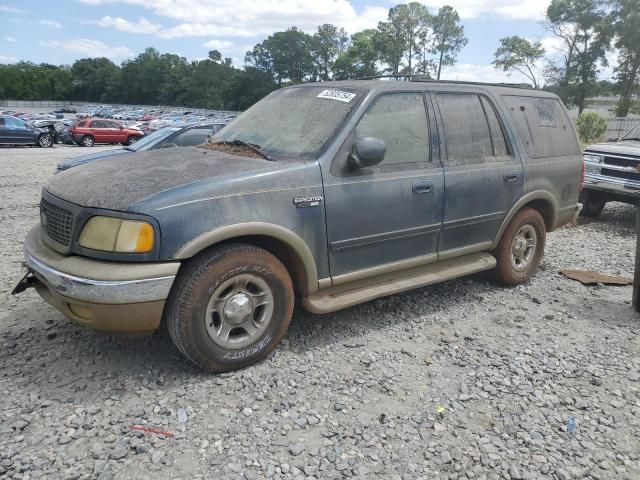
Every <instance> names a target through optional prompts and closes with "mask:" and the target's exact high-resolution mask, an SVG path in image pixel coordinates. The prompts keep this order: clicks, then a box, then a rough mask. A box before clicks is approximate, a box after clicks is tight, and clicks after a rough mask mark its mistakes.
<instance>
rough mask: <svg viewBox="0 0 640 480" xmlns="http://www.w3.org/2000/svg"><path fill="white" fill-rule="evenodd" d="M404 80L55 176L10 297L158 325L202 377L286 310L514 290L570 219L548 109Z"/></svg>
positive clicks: (552, 112)
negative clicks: (450, 286) (461, 282)
mask: <svg viewBox="0 0 640 480" xmlns="http://www.w3.org/2000/svg"><path fill="white" fill-rule="evenodd" d="M416 80H417V81H406V82H390V81H375V80H374V81H344V82H330V83H316V84H304V85H296V86H291V87H287V88H283V89H280V90H277V91H275V92H273V93H271V94H270V95H269V96H267V97H266V98H264V99H263V100H261V101H260V102H258V103H257V104H255V105H254V106H253V107H251V108H250V109H249V110H247V111H246V112H244V113H243V114H242V115H241V116H239V117H238V118H237V119H236V120H235V121H234V122H233V123H231V124H230V125H229V126H227V127H225V128H224V129H223V130H221V131H219V132H218V133H216V135H215V136H214V137H213V140H212V143H210V144H207V145H204V146H201V147H187V148H170V149H159V150H153V151H147V152H139V153H135V154H131V155H127V156H126V158H116V159H113V160H111V159H106V160H102V161H100V162H91V163H88V164H86V165H80V166H78V167H76V168H72V169H70V170H68V171H65V172H62V173H60V174H58V175H55V176H54V177H53V178H52V179H51V180H50V181H49V183H48V184H47V185H46V186H45V187H44V189H43V191H42V200H41V203H40V213H41V222H40V224H39V225H37V226H35V227H34V228H33V229H32V230H31V231H30V233H29V234H28V236H27V238H26V241H25V266H26V271H25V273H24V275H23V276H22V277H21V278H20V280H19V282H18V283H17V285H16V288H15V289H14V292H15V293H18V292H20V291H22V290H24V289H25V288H27V287H29V286H35V287H36V289H37V291H38V292H39V293H40V295H41V296H42V297H43V298H44V299H45V300H46V301H48V302H49V303H51V304H52V305H53V306H55V307H56V308H57V309H59V310H60V311H61V312H63V313H64V314H65V315H66V316H67V317H68V318H70V319H71V320H73V321H75V322H77V323H80V324H83V325H87V326H90V327H93V328H96V329H100V330H107V331H115V332H127V333H133V332H136V333H142V332H150V331H153V330H156V329H158V328H160V327H161V325H162V326H163V328H166V329H167V330H168V332H169V334H170V336H171V338H172V339H173V341H174V343H175V344H176V346H177V347H178V349H179V350H180V351H181V352H182V353H183V354H184V355H185V356H186V357H187V358H188V359H190V360H191V361H192V362H194V363H196V364H197V365H199V366H201V367H202V368H204V369H206V370H208V371H212V372H221V371H228V370H232V369H235V368H240V367H244V366H246V365H249V364H251V363H254V362H256V361H257V360H259V359H261V358H263V357H265V356H266V355H267V354H268V353H269V352H270V351H271V350H272V349H274V348H275V347H276V345H277V344H278V343H279V342H280V340H281V339H282V338H283V337H284V335H285V334H286V332H287V327H288V325H289V321H290V320H291V316H292V312H293V306H294V299H296V298H298V299H299V300H300V303H301V304H302V306H303V307H304V308H306V309H308V310H310V311H311V312H314V313H319V314H321V313H327V312H333V311H336V310H339V309H342V308H346V307H350V306H352V305H356V304H359V303H362V302H366V301H368V300H372V299H375V298H378V297H382V296H385V295H390V294H394V293H398V292H402V291H405V290H409V289H412V288H417V287H423V286H425V285H430V284H434V283H437V282H442V281H446V280H449V279H453V278H457V277H461V276H463V275H469V274H472V273H475V272H480V271H484V270H493V272H494V275H495V277H496V279H497V280H498V281H499V282H501V283H503V284H506V285H517V284H521V283H523V282H526V281H527V280H528V279H529V278H530V277H531V276H532V275H533V274H534V273H535V271H536V269H537V268H538V265H539V264H540V261H541V259H542V255H543V251H544V246H545V235H546V232H548V231H551V230H553V229H555V228H558V227H559V226H561V225H563V224H565V223H567V222H569V221H570V220H571V219H572V218H574V216H575V213H576V209H577V202H578V194H579V191H580V188H581V177H582V166H583V162H582V155H581V152H580V148H579V146H578V140H577V137H576V134H575V131H574V129H573V126H572V123H571V121H570V120H569V118H568V116H567V112H566V110H565V108H564V107H563V105H562V103H561V102H560V101H559V100H558V98H557V97H556V96H555V95H553V94H550V93H545V92H540V91H536V90H532V89H526V88H513V87H507V86H504V85H487V84H475V83H462V82H443V81H441V82H430V81H421V80H420V79H416Z"/></svg>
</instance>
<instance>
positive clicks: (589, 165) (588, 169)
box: [583, 153, 604, 175]
mask: <svg viewBox="0 0 640 480" xmlns="http://www.w3.org/2000/svg"><path fill="white" fill-rule="evenodd" d="M583 158H584V173H586V174H589V173H592V174H595V175H599V174H600V173H601V171H602V167H601V166H600V164H602V162H603V161H604V157H603V156H602V155H593V154H591V153H585V154H584V156H583Z"/></svg>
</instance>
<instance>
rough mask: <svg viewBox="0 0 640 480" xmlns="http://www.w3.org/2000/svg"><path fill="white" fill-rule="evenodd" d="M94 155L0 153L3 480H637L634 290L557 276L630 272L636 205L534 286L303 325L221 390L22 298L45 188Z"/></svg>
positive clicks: (420, 293) (448, 288) (582, 229)
mask: <svg viewBox="0 0 640 480" xmlns="http://www.w3.org/2000/svg"><path fill="white" fill-rule="evenodd" d="M98 148H104V147H96V148H94V149H92V151H96V150H97V149H98ZM86 152H87V149H81V148H76V147H60V146H58V147H56V148H54V149H48V150H42V149H37V148H19V149H8V148H3V149H0V163H1V164H2V166H3V169H2V171H1V173H0V179H1V180H0V198H1V200H0V202H1V204H0V221H1V224H2V229H1V230H0V273H1V274H2V275H1V282H2V283H1V286H0V301H1V303H0V352H1V353H0V372H1V374H0V394H1V396H0V415H1V419H0V477H6V478H16V479H17V478H20V479H23V478H24V479H26V478H99V479H103V480H104V479H110V478H154V479H158V478H184V479H187V478H212V479H213V478H248V479H252V478H265V477H266V478H287V479H289V478H295V479H301V478H316V477H317V478H341V477H354V478H380V479H401V478H402V479H415V478H424V479H433V478H452V479H453V478H470V479H560V480H569V479H577V478H593V479H606V478H611V479H638V478H640V428H639V427H640V395H639V388H640V356H639V355H638V353H639V351H640V323H639V319H640V316H638V315H637V314H635V313H634V312H633V310H632V309H631V305H630V300H631V287H604V286H597V287H585V286H582V285H581V284H579V283H577V282H573V281H571V280H568V279H566V278H563V277H562V276H560V275H559V274H558V271H559V270H560V269H563V268H576V269H595V270H597V271H600V272H603V273H609V274H624V275H632V273H633V254H634V242H635V236H634V230H633V222H634V212H633V209H632V208H630V207H628V206H624V205H620V204H611V205H609V206H607V208H606V209H605V211H604V213H603V214H602V216H601V218H600V219H598V220H597V221H593V222H591V223H583V224H580V225H578V226H570V227H566V228H563V229H561V230H559V231H557V232H554V233H552V234H550V235H549V237H548V245H547V252H546V257H545V260H544V263H543V265H542V269H541V271H540V272H539V273H538V274H537V275H536V277H535V278H534V279H533V280H532V281H531V282H530V283H529V284H527V285H524V286H521V287H518V288H513V289H505V288H500V287H497V286H495V285H493V284H492V283H490V282H489V281H488V280H487V279H486V278H485V277H483V276H475V277H471V278H466V279H462V280H458V281H453V282H448V283H446V284H442V285H438V286H434V287H430V288H424V289H420V290H417V291H413V292H410V293H406V294H403V295H396V296H393V297H389V298H387V299H382V300H377V301H375V302H371V303H368V304H365V305H362V306H359V307H355V308H351V309H348V310H345V311H342V312H339V313H336V314H333V315H328V316H323V317H321V316H314V315H310V314H308V313H305V312H303V311H301V310H298V311H296V313H295V316H294V320H293V322H292V324H291V329H290V332H289V334H288V336H287V338H286V339H285V341H284V343H283V344H282V345H281V346H280V347H279V348H278V349H277V350H276V351H275V352H274V353H273V354H272V355H271V356H270V357H269V358H268V359H267V360H266V361H265V362H263V363H261V364H259V365H257V366H254V367H250V368H247V369H245V370H243V371H240V372H235V373H231V374H225V375H218V376H213V375H206V374H203V373H202V372H200V371H198V370H196V369H194V368H193V367H192V366H191V365H190V364H189V363H188V362H187V361H185V360H184V359H183V358H181V357H180V355H179V354H178V353H177V351H176V350H175V349H174V348H173V346H172V345H171V344H170V343H169V342H168V341H166V340H164V339H163V338H162V337H160V336H154V337H149V338H146V339H137V340H133V339H129V340H126V339H117V338H112V337H108V336H105V335H101V334H98V333H96V332H92V331H89V330H85V329H83V328H80V327H77V326H74V325H72V324H70V323H68V322H67V321H65V319H64V318H63V317H62V315H61V314H59V313H57V311H55V310H54V309H53V308H51V307H49V306H47V305H46V304H45V303H44V302H43V301H42V300H40V299H39V298H38V296H37V295H36V294H35V293H33V292H28V293H26V294H23V295H22V296H20V297H17V298H12V297H10V296H9V294H8V291H9V288H10V286H11V283H12V281H13V279H14V276H15V275H16V274H17V272H18V267H19V262H20V259H21V242H22V239H23V238H24V236H25V234H26V232H27V230H28V229H29V228H30V226H31V225H32V224H34V223H35V222H37V221H38V210H37V204H38V196H39V191H40V188H41V186H42V184H43V183H44V182H45V181H46V179H47V177H48V176H49V175H50V174H51V172H52V170H53V167H54V165H55V163H56V162H58V161H60V160H61V159H63V158H66V157H69V156H73V155H79V154H82V153H86ZM131 426H143V427H151V428H155V429H158V430H160V431H164V432H169V433H171V434H172V436H168V435H165V434H162V433H149V432H143V431H139V430H133V429H131ZM568 426H574V429H573V433H569V432H568V431H567V428H568ZM569 429H570V430H571V428H569Z"/></svg>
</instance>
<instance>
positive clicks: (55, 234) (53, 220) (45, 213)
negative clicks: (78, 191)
mask: <svg viewBox="0 0 640 480" xmlns="http://www.w3.org/2000/svg"><path fill="white" fill-rule="evenodd" d="M40 222H41V224H42V228H43V230H44V231H45V233H46V234H47V236H48V237H49V238H51V239H52V240H54V241H55V242H57V243H59V244H60V245H64V246H65V247H67V246H69V245H70V244H71V235H72V233H73V214H72V213H71V212H69V211H68V210H65V209H64V208H61V207H58V206H56V205H53V204H52V203H49V202H47V201H46V200H45V199H44V198H43V199H42V200H41V201H40Z"/></svg>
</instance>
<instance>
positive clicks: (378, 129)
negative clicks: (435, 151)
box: [356, 93, 429, 165]
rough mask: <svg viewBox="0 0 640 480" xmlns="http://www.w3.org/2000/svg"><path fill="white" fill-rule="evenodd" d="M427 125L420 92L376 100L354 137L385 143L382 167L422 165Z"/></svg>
mask: <svg viewBox="0 0 640 480" xmlns="http://www.w3.org/2000/svg"><path fill="white" fill-rule="evenodd" d="M428 132H429V126H428V124H427V113H426V110H425V108H424V101H423V98H422V94H421V93H397V94H390V95H383V96H381V97H378V98H377V99H376V100H375V101H374V103H373V104H371V106H370V107H369V109H368V110H367V112H366V113H365V114H364V116H363V117H362V119H361V120H360V123H358V126H357V127H356V137H376V138H380V139H382V140H384V141H385V143H386V144H387V154H386V155H385V157H384V160H383V161H382V164H383V165H384V164H397V163H412V162H426V161H427V160H428V158H429V140H428V138H429V136H428Z"/></svg>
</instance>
